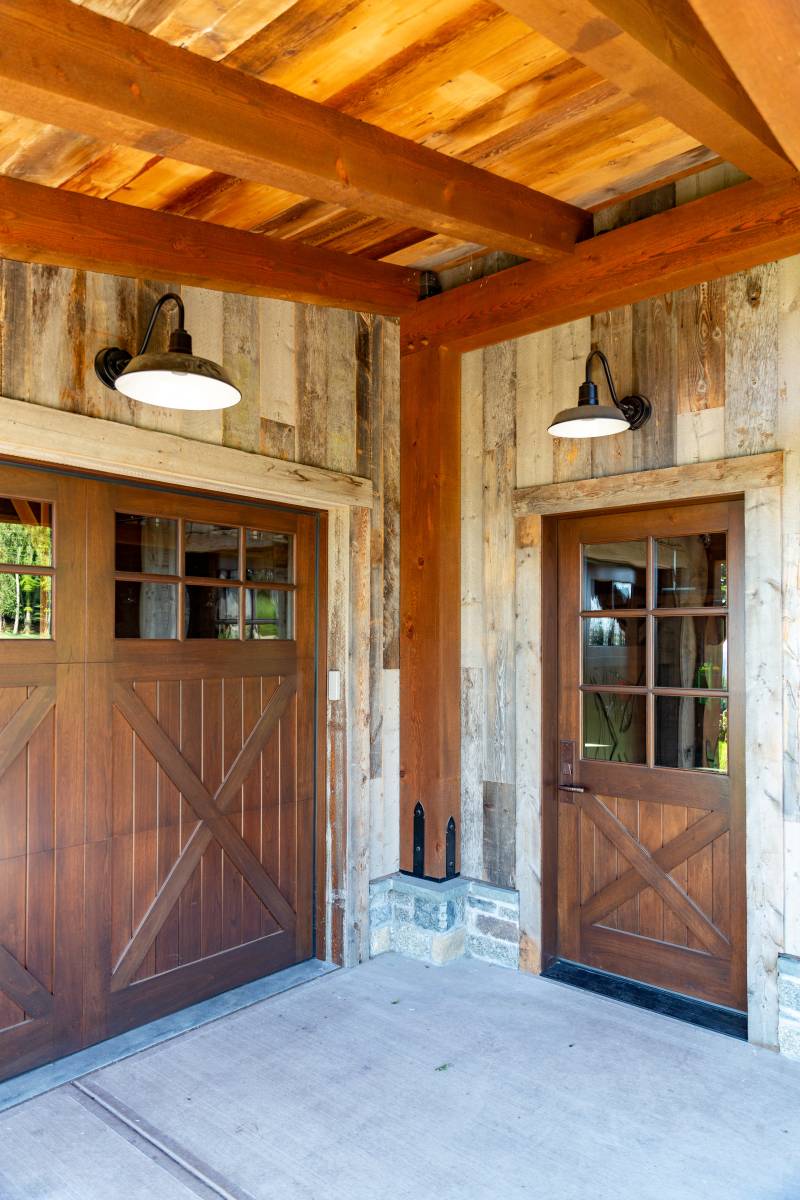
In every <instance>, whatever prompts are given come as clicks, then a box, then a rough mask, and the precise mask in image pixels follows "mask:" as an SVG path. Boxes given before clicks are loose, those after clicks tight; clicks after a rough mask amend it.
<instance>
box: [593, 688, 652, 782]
mask: <svg viewBox="0 0 800 1200" xmlns="http://www.w3.org/2000/svg"><path fill="white" fill-rule="evenodd" d="M583 757H584V758H589V759H595V760H597V761H600V762H623V763H640V764H642V765H644V764H645V763H646V762H647V697H646V696H643V695H640V694H638V693H636V692H633V693H631V692H601V691H586V692H584V693H583Z"/></svg>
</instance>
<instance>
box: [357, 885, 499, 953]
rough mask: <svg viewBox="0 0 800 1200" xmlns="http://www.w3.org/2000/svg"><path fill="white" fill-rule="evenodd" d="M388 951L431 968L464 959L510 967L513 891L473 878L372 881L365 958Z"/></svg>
mask: <svg viewBox="0 0 800 1200" xmlns="http://www.w3.org/2000/svg"><path fill="white" fill-rule="evenodd" d="M389 950H394V951H395V952H396V953H397V954H404V955H405V956H406V957H407V958H416V959H420V960H421V961H422V962H429V963H433V964H435V965H437V966H439V965H441V964H442V963H446V962H450V961H451V960H452V959H454V958H463V957H467V958H479V959H482V960H483V961H484V962H490V963H495V964H496V965H497V966H501V967H511V968H513V969H514V970H516V969H517V968H518V966H519V894H518V893H517V892H515V891H512V890H511V889H509V888H500V887H492V886H491V885H490V884H486V883H481V882H479V881H478V880H475V879H461V878H459V879H448V880H446V881H445V882H444V883H434V882H433V881H431V880H428V879H416V878H414V877H413V876H410V875H400V874H397V875H387V876H386V877H385V878H383V879H376V880H374V881H373V883H371V884H370V957H371V958H375V957H376V956H377V955H378V954H385V953H386V952H387V951H389Z"/></svg>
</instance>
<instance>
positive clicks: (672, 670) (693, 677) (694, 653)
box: [656, 616, 728, 689]
mask: <svg viewBox="0 0 800 1200" xmlns="http://www.w3.org/2000/svg"><path fill="white" fill-rule="evenodd" d="M726 628H727V621H726V618H725V617H698V616H684V617H657V618H656V687H669V688H715V689H723V688H726V687H727V686H728V641H727V636H726Z"/></svg>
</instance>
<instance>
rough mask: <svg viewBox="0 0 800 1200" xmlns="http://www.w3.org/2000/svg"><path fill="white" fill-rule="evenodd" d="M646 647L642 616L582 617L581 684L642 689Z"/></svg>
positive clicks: (645, 664)
mask: <svg viewBox="0 0 800 1200" xmlns="http://www.w3.org/2000/svg"><path fill="white" fill-rule="evenodd" d="M646 648H647V631H646V623H645V619H644V617H616V616H614V617H612V616H607V617H584V618H583V678H584V683H586V684H612V685H617V684H625V683H633V684H636V685H638V686H643V685H644V684H645V682H646V680H645V675H646V667H647V663H646Z"/></svg>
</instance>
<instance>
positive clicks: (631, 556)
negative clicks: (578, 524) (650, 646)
mask: <svg viewBox="0 0 800 1200" xmlns="http://www.w3.org/2000/svg"><path fill="white" fill-rule="evenodd" d="M583 575H584V595H583V607H584V608H585V609H587V610H594V611H598V610H600V609H605V610H609V609H612V610H617V609H624V608H644V607H645V605H646V603H647V542H645V541H641V542H610V543H604V544H598V545H594V546H584V548H583Z"/></svg>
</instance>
